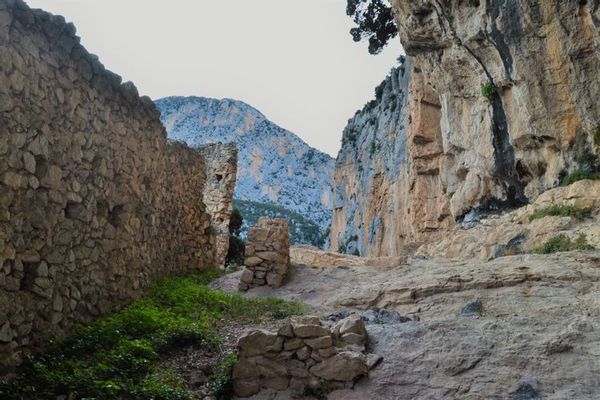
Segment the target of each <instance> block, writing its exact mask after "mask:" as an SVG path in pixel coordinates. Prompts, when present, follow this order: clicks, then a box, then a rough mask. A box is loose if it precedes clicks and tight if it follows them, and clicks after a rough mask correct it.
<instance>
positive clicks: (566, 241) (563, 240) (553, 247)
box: [533, 234, 594, 254]
mask: <svg viewBox="0 0 600 400" xmlns="http://www.w3.org/2000/svg"><path fill="white" fill-rule="evenodd" d="M575 250H594V247H593V246H592V245H590V244H589V243H588V241H587V237H586V236H585V235H584V234H581V235H579V237H578V238H577V239H575V241H573V240H571V238H569V237H568V236H566V235H558V236H554V237H553V238H551V239H549V240H548V241H547V242H545V243H544V244H542V245H541V246H539V247H537V248H535V249H534V250H533V252H534V253H536V254H552V253H558V252H565V251H575Z"/></svg>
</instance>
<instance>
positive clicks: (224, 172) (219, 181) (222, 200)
mask: <svg viewBox="0 0 600 400" xmlns="http://www.w3.org/2000/svg"><path fill="white" fill-rule="evenodd" d="M199 151H200V153H201V154H202V156H203V157H204V161H205V163H206V176H207V180H206V184H205V186H204V204H205V205H206V212H207V213H208V214H209V215H210V216H211V221H212V226H213V229H214V235H215V264H216V265H224V264H225V258H226V257H227V250H228V249H229V219H230V218H231V212H232V211H233V196H232V193H233V192H234V191H235V182H236V177H237V156H238V153H237V148H236V146H235V144H233V143H227V144H220V143H215V144H208V145H205V146H202V147H200V148H199Z"/></svg>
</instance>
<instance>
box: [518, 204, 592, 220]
mask: <svg viewBox="0 0 600 400" xmlns="http://www.w3.org/2000/svg"><path fill="white" fill-rule="evenodd" d="M591 215H592V210H591V209H590V208H577V207H573V206H552V207H547V208H543V209H541V210H537V211H535V212H534V213H533V214H532V215H531V216H530V217H529V220H530V221H533V220H536V219H540V218H544V217H548V216H552V217H571V218H575V219H578V220H584V219H586V218H589V217H590V216H591Z"/></svg>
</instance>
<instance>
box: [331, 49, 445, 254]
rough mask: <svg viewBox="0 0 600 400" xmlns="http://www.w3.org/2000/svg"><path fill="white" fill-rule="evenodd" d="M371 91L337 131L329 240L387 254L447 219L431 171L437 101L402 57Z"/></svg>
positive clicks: (435, 161)
mask: <svg viewBox="0 0 600 400" xmlns="http://www.w3.org/2000/svg"><path fill="white" fill-rule="evenodd" d="M375 93H376V99H375V100H373V101H371V102H370V103H368V104H367V105H366V106H365V108H364V109H363V110H361V111H359V112H357V113H356V115H355V116H354V117H353V118H352V119H351V120H350V121H349V123H348V126H347V127H346V130H345V131H344V136H343V140H342V148H341V150H340V152H339V154H338V158H337V162H336V173H335V180H334V215H333V223H332V235H331V240H332V246H331V247H332V249H333V250H338V251H341V252H344V253H351V254H359V255H362V256H395V255H399V254H402V252H403V246H404V245H405V244H407V243H412V242H416V241H422V240H425V239H427V238H432V237H435V236H436V235H438V233H439V232H441V231H443V229H444V228H448V227H449V226H451V225H452V224H453V222H452V218H450V212H449V209H448V200H447V196H446V195H445V193H444V190H443V188H442V186H441V184H440V179H439V172H440V168H439V159H440V156H441V152H442V150H441V135H440V130H439V124H438V123H437V118H439V104H438V103H437V102H436V97H435V96H433V95H432V91H431V88H429V87H428V86H427V85H425V84H424V81H423V79H422V77H421V74H420V73H419V72H418V71H416V70H415V69H414V68H412V66H411V64H410V62H409V61H408V60H407V61H405V62H404V64H403V65H402V66H400V67H398V68H395V69H393V70H392V71H391V73H390V75H389V76H388V77H387V78H386V79H385V81H384V82H382V84H381V85H380V86H379V87H378V88H377V89H376V91H375Z"/></svg>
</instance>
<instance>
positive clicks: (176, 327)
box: [0, 269, 303, 400]
mask: <svg viewBox="0 0 600 400" xmlns="http://www.w3.org/2000/svg"><path fill="white" fill-rule="evenodd" d="M219 274H220V273H219V272H218V271H217V270H214V269H211V270H207V271H204V272H203V273H201V274H195V275H186V276H177V277H167V278H164V279H161V280H159V281H158V282H156V283H155V284H154V285H153V286H152V288H151V289H150V291H149V294H148V296H146V297H144V298H142V299H140V300H138V301H136V302H134V303H132V304H131V305H129V306H127V307H126V308H124V309H123V310H121V311H120V312H117V313H115V314H112V315H109V316H107V317H104V318H101V319H99V320H97V321H96V322H94V323H93V324H91V325H88V326H84V327H80V328H78V329H76V330H75V331H74V333H73V334H72V335H71V336H70V337H68V338H66V339H64V340H61V341H58V342H55V343H53V344H51V345H50V348H49V349H48V351H47V352H45V353H43V354H39V355H37V356H35V357H33V358H32V359H31V360H30V361H29V362H27V363H26V364H25V365H24V366H23V367H22V369H21V371H20V373H19V375H18V376H17V377H16V378H15V379H14V380H12V381H10V382H3V383H2V382H0V398H2V399H28V400H30V399H31V400H36V399H40V400H41V399H54V398H55V397H56V396H60V395H66V396H69V395H74V396H75V398H88V399H98V400H103V399H140V400H141V399H155V400H187V399H193V398H194V397H193V396H192V394H191V393H190V392H188V391H187V390H186V388H185V385H184V383H183V382H182V381H181V380H180V379H179V378H178V377H177V375H176V374H175V373H174V372H173V371H161V370H160V369H159V364H160V363H159V361H160V360H161V359H164V358H166V357H167V356H168V354H169V353H170V352H171V351H172V350H174V349H176V348H180V347H184V346H188V345H190V344H195V345H199V346H217V345H218V344H219V342H220V339H219V327H220V326H222V325H223V324H226V323H227V321H232V320H237V321H248V322H258V321H260V320H261V319H262V318H264V316H267V317H283V316H289V315H297V314H302V313H303V307H302V305H301V304H300V303H296V302H285V301H283V300H280V299H276V298H266V297H263V298H257V299H246V298H244V297H242V296H239V295H235V294H227V293H224V292H221V291H215V290H212V289H210V288H208V287H207V286H206V284H207V283H208V282H210V281H211V280H213V279H215V278H216V277H218V276H219ZM225 362H227V363H228V365H224V366H222V368H221V367H220V368H219V371H216V372H215V378H214V380H213V381H212V385H211V387H213V388H214V393H215V394H216V395H220V392H219V391H221V390H223V389H224V388H225V387H226V386H227V385H228V382H229V381H228V378H227V377H226V371H229V370H230V368H229V367H230V366H231V365H233V363H234V362H235V359H234V357H233V356H227V357H226V358H225ZM229 364H231V365H229ZM228 368H229V369H228ZM227 373H228V372H227Z"/></svg>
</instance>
